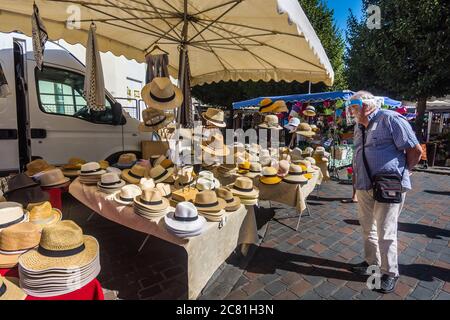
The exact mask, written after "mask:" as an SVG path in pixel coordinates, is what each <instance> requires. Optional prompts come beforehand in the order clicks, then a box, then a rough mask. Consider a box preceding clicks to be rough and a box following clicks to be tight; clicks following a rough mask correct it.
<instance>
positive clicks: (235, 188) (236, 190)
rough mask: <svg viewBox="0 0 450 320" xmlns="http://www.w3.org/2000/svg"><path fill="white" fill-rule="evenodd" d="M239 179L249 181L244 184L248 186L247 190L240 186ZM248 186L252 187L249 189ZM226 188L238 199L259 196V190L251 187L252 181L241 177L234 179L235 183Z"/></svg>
mask: <svg viewBox="0 0 450 320" xmlns="http://www.w3.org/2000/svg"><path fill="white" fill-rule="evenodd" d="M241 179H248V180H250V181H251V184H250V183H248V182H247V183H246V184H248V186H249V187H248V188H242V187H241V186H243V184H242V183H241ZM250 185H251V186H252V187H251V188H250ZM228 188H229V189H230V190H231V192H232V193H233V195H236V196H238V197H240V198H251V199H253V198H257V197H258V196H259V189H258V188H256V187H255V186H254V185H253V181H252V180H251V179H250V178H247V177H242V178H236V181H235V182H234V183H233V184H230V185H229V186H228Z"/></svg>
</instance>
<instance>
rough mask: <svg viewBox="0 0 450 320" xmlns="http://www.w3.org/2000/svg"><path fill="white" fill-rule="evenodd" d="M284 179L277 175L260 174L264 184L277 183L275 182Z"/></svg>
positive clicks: (277, 182)
mask: <svg viewBox="0 0 450 320" xmlns="http://www.w3.org/2000/svg"><path fill="white" fill-rule="evenodd" d="M282 180H283V179H281V178H280V177H279V176H277V175H275V176H260V177H259V181H260V182H261V183H262V184H267V185H275V184H279V183H280V182H281V181H282Z"/></svg>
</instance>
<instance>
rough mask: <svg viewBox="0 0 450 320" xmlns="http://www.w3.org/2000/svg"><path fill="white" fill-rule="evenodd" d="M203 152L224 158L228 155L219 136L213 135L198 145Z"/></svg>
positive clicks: (227, 150) (228, 151) (221, 137)
mask: <svg viewBox="0 0 450 320" xmlns="http://www.w3.org/2000/svg"><path fill="white" fill-rule="evenodd" d="M200 146H201V148H202V150H203V152H206V153H208V154H210V155H212V156H217V157H224V156H227V155H229V154H230V150H229V149H228V147H227V146H226V145H225V144H224V142H223V136H222V135H221V134H214V135H212V136H211V137H210V138H209V139H208V140H204V141H202V144H201V145H200Z"/></svg>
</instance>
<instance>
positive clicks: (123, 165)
mask: <svg viewBox="0 0 450 320" xmlns="http://www.w3.org/2000/svg"><path fill="white" fill-rule="evenodd" d="M136 161H137V157H136V155H135V154H134V153H123V154H121V155H120V156H119V159H118V160H117V163H115V164H113V167H117V168H119V169H129V168H131V167H132V166H133V165H134V164H135V163H136Z"/></svg>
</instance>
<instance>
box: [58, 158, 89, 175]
mask: <svg viewBox="0 0 450 320" xmlns="http://www.w3.org/2000/svg"><path fill="white" fill-rule="evenodd" d="M85 163H86V160H83V159H81V158H77V157H72V158H70V159H69V161H68V162H67V164H65V165H63V166H62V167H61V170H62V172H63V174H64V176H66V177H69V178H72V177H78V175H79V174H80V169H81V166H82V165H83V164H85Z"/></svg>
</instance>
